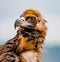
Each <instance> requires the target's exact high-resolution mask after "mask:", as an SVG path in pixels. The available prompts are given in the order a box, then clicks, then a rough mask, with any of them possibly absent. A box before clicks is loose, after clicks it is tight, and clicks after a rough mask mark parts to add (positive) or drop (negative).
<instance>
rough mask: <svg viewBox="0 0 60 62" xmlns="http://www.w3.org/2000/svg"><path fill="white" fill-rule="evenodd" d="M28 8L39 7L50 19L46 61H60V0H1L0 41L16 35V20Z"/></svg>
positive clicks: (45, 17) (2, 41)
mask: <svg viewBox="0 0 60 62" xmlns="http://www.w3.org/2000/svg"><path fill="white" fill-rule="evenodd" d="M28 8H33V9H37V10H38V11H39V12H41V14H42V17H43V18H44V19H46V20H47V21H48V23H47V24H46V25H47V26H48V31H47V36H46V41H45V46H47V47H49V48H47V50H48V51H49V52H48V53H46V55H45V54H44V53H43V55H44V56H45V57H46V58H48V57H49V58H48V60H47V61H46V62H49V61H50V62H60V60H59V57H60V54H59V53H60V0H0V43H4V42H6V41H7V40H9V39H10V38H12V37H14V36H15V34H16V30H15V29H14V22H15V20H16V19H17V18H19V16H20V15H21V14H22V12H23V11H24V10H25V9H28ZM56 51H57V52H56ZM57 53H58V54H57ZM51 55H53V56H51ZM53 57H54V58H53ZM42 62H45V61H42Z"/></svg>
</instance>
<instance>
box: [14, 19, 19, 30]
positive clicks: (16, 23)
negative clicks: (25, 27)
mask: <svg viewBox="0 0 60 62" xmlns="http://www.w3.org/2000/svg"><path fill="white" fill-rule="evenodd" d="M18 26H19V21H18V20H16V21H15V23H14V28H15V29H16V27H18Z"/></svg>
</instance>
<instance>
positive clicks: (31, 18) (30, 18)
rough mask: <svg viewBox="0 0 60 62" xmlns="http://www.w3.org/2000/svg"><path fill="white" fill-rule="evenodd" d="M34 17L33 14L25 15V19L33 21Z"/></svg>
mask: <svg viewBox="0 0 60 62" xmlns="http://www.w3.org/2000/svg"><path fill="white" fill-rule="evenodd" d="M35 19H36V18H35V17H33V16H28V17H26V20H31V21H34V20H35Z"/></svg>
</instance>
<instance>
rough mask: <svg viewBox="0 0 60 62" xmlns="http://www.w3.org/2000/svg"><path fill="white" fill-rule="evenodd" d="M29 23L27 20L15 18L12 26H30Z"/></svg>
mask: <svg viewBox="0 0 60 62" xmlns="http://www.w3.org/2000/svg"><path fill="white" fill-rule="evenodd" d="M31 25H32V24H31V23H28V22H27V21H23V20H20V19H17V20H16V21H15V24H14V28H15V29H16V27H28V26H31Z"/></svg>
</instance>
